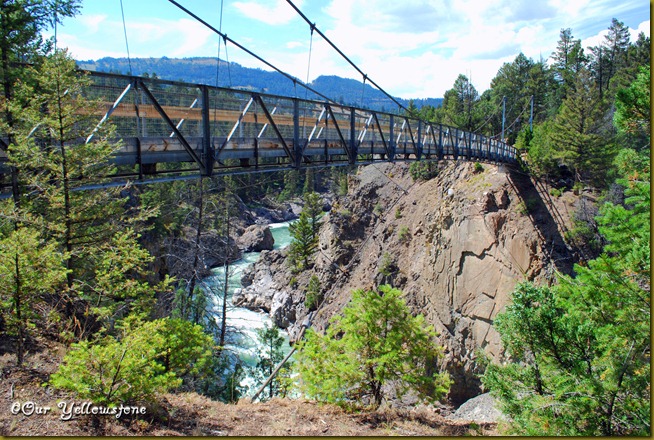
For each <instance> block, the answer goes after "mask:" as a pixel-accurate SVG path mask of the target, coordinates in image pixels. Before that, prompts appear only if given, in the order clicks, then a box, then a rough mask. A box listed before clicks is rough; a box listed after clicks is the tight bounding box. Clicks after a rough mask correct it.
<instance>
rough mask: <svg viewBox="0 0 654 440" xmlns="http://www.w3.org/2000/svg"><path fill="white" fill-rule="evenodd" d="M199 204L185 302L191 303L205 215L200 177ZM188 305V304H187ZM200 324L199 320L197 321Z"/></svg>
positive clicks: (202, 183)
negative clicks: (191, 265)
mask: <svg viewBox="0 0 654 440" xmlns="http://www.w3.org/2000/svg"><path fill="white" fill-rule="evenodd" d="M198 193H199V196H200V200H199V206H198V210H199V212H198V226H197V232H196V234H195V251H194V255H193V267H192V271H191V281H190V283H189V288H188V295H187V301H186V302H185V304H187V305H189V306H190V304H191V303H192V300H193V295H194V293H195V285H196V280H197V276H198V265H199V263H200V239H201V236H202V220H203V216H204V179H203V178H202V177H200V183H199V191H198ZM185 307H186V306H185ZM185 314H186V311H185V310H183V311H182V315H185ZM195 323H196V324H198V322H197V321H196V322H195Z"/></svg>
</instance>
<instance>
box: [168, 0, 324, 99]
mask: <svg viewBox="0 0 654 440" xmlns="http://www.w3.org/2000/svg"><path fill="white" fill-rule="evenodd" d="M168 1H169V2H170V3H172V4H173V5H175V6H177V7H178V8H179V9H181V10H182V11H184V12H186V13H187V14H188V15H190V16H191V17H193V18H194V19H195V20H197V21H198V22H200V23H202V24H203V25H205V26H206V27H208V28H209V29H211V30H212V31H213V32H215V33H217V34H218V35H220V36H221V37H223V40H225V41H229V42H230V43H232V44H233V45H235V46H236V47H238V48H239V49H241V50H242V51H244V52H245V53H247V54H248V55H250V56H252V57H254V58H256V59H257V60H259V61H261V62H262V63H264V64H265V65H266V66H268V67H270V68H271V69H274V70H276V71H277V72H279V73H281V74H282V75H283V76H285V77H286V78H288V79H289V80H291V81H297V82H298V83H299V84H300V85H301V86H302V87H305V88H307V89H309V90H310V91H311V92H313V93H315V94H316V95H317V96H320V97H321V98H323V99H325V100H327V101H329V102H331V103H334V100H332V99H331V98H328V97H327V96H325V95H323V94H322V93H320V92H318V91H317V90H314V89H313V88H312V87H310V86H308V85H307V84H304V83H303V82H302V81H299V80H298V79H297V78H294V77H292V76H291V75H289V74H288V73H286V72H284V71H283V70H281V69H280V68H278V67H276V66H274V65H273V64H271V63H270V62H268V61H266V60H264V59H263V58H261V57H260V56H259V55H257V54H256V53H254V52H252V51H251V50H249V49H247V48H246V47H245V46H243V45H241V44H239V43H238V42H236V41H234V40H232V39H231V38H229V37H228V36H227V35H225V34H223V33H222V32H221V31H219V30H218V29H216V28H215V27H213V26H211V25H210V24H209V23H207V22H206V21H204V20H203V19H201V18H200V17H198V16H197V15H196V14H194V13H193V12H191V11H189V10H188V9H187V8H185V7H184V6H182V5H180V4H179V3H178V2H177V1H175V0H168Z"/></svg>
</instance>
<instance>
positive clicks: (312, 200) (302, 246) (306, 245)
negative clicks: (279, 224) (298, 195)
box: [288, 193, 322, 271]
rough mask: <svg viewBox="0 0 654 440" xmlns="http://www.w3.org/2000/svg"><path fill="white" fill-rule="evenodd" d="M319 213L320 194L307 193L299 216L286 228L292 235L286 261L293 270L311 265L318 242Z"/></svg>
mask: <svg viewBox="0 0 654 440" xmlns="http://www.w3.org/2000/svg"><path fill="white" fill-rule="evenodd" d="M321 214H322V206H321V203H320V196H319V195H318V194H316V193H308V194H307V195H306V197H305V205H304V209H303V210H302V212H301V213H300V218H299V219H298V220H297V221H296V222H294V223H292V224H291V225H290V226H289V228H288V230H289V232H290V234H291V237H292V241H291V244H290V245H289V250H288V262H289V265H290V266H291V267H292V268H293V270H294V271H301V270H304V269H307V268H309V266H310V265H311V257H312V256H313V252H314V250H315V248H316V246H317V244H318V229H319V227H320V224H319V220H320V215H321Z"/></svg>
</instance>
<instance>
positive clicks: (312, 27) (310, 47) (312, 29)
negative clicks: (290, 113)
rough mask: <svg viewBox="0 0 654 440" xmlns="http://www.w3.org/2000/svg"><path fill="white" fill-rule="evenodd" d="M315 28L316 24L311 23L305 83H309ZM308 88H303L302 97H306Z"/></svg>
mask: <svg viewBox="0 0 654 440" xmlns="http://www.w3.org/2000/svg"><path fill="white" fill-rule="evenodd" d="M315 29H316V24H315V23H314V24H311V37H310V38H309V61H308V62H307V79H306V81H305V82H306V83H307V84H309V72H311V52H312V51H313V31H314V30H315ZM308 95H309V89H304V99H305V100H306V99H307V96H308Z"/></svg>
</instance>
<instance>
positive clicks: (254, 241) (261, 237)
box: [238, 225, 275, 252]
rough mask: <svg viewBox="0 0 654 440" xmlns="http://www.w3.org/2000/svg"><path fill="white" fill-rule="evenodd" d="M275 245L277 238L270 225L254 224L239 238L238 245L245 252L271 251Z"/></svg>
mask: <svg viewBox="0 0 654 440" xmlns="http://www.w3.org/2000/svg"><path fill="white" fill-rule="evenodd" d="M274 245H275V239H274V238H273V235H272V232H270V228H269V227H268V226H261V225H252V226H250V227H248V228H247V229H246V230H245V232H244V233H243V235H241V236H240V237H239V238H238V247H239V248H240V249H241V250H242V251H243V252H261V251H264V250H267V251H270V250H272V249H273V246H274Z"/></svg>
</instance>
